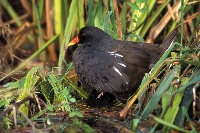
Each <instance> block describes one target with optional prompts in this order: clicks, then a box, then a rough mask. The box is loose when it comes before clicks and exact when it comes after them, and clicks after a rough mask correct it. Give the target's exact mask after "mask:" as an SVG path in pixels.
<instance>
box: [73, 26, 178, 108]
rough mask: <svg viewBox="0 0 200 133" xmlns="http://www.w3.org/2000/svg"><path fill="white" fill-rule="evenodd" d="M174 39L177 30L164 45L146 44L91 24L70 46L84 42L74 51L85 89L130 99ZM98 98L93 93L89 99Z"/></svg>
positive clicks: (79, 74) (76, 68) (74, 57)
mask: <svg viewBox="0 0 200 133" xmlns="http://www.w3.org/2000/svg"><path fill="white" fill-rule="evenodd" d="M174 38H175V32H172V33H171V34H170V35H169V36H168V37H167V38H166V39H165V40H164V41H163V43H162V44H161V45H158V44H154V45H152V44H142V43H139V42H130V41H121V40H115V39H113V38H112V37H111V36H110V35H108V34H107V33H105V32H104V31H103V30H101V29H99V28H96V27H92V26H87V27H84V28H82V29H81V30H80V32H79V34H78V37H76V39H74V40H73V41H72V42H71V43H70V44H69V45H72V44H81V46H79V47H78V48H77V49H76V50H75V52H74V54H73V63H74V67H75V70H76V72H77V74H78V77H79V80H80V82H81V84H82V85H83V87H84V88H85V89H87V90H88V91H91V90H93V89H96V90H97V92H98V93H100V92H104V93H105V92H107V93H111V94H112V95H114V96H115V97H116V98H118V99H119V100H121V101H126V100H127V99H128V97H129V96H130V95H132V94H133V93H134V92H135V91H136V90H137V88H138V87H139V85H140V83H141V80H142V78H143V76H144V73H148V72H149V71H150V69H151V68H152V66H154V65H155V63H156V62H157V61H158V60H159V58H160V57H161V56H162V54H163V53H164V52H165V51H166V49H167V48H168V47H169V45H170V44H171V43H172V42H173V40H174ZM97 92H95V95H97V94H96V93H97ZM92 93H94V92H92ZM92 97H93V98H92ZM94 97H95V98H96V99H97V100H98V98H101V96H98V95H97V96H94V95H93V94H90V96H89V98H88V99H94V100H95V98H94ZM100 101H101V100H100ZM94 104H95V102H94ZM93 106H96V105H93Z"/></svg>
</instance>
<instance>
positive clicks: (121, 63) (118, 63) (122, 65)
mask: <svg viewBox="0 0 200 133" xmlns="http://www.w3.org/2000/svg"><path fill="white" fill-rule="evenodd" d="M117 64H119V65H121V66H123V67H126V65H124V64H123V63H117Z"/></svg>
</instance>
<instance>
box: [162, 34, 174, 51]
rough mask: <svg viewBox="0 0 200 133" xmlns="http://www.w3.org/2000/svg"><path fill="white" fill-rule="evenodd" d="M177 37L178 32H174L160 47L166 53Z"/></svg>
mask: <svg viewBox="0 0 200 133" xmlns="http://www.w3.org/2000/svg"><path fill="white" fill-rule="evenodd" d="M175 37H176V31H172V32H171V33H170V34H169V35H168V36H167V37H166V38H165V39H164V40H163V42H162V44H161V45H160V47H161V49H162V50H163V52H164V51H166V50H167V49H168V48H169V47H170V45H172V44H173V42H174V38H175Z"/></svg>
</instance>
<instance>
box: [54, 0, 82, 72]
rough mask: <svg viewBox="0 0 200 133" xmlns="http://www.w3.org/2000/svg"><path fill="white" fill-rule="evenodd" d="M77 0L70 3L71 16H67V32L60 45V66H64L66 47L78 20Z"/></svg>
mask: <svg viewBox="0 0 200 133" xmlns="http://www.w3.org/2000/svg"><path fill="white" fill-rule="evenodd" d="M77 3H78V2H77V0H73V1H72V2H71V5H70V9H69V16H68V18H67V23H66V26H65V33H64V38H63V42H62V46H61V47H60V54H59V60H58V67H59V68H62V61H63V59H64V56H65V50H66V49H65V47H66V48H67V47H68V46H67V45H68V43H69V41H70V37H71V34H72V30H73V29H74V27H75V26H76V21H77V18H78V17H77V16H78V15H77ZM59 73H61V69H59Z"/></svg>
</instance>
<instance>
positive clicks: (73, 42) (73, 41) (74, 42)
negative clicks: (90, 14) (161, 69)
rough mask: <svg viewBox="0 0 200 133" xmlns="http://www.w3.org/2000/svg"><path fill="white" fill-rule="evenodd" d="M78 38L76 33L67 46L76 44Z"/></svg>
mask: <svg viewBox="0 0 200 133" xmlns="http://www.w3.org/2000/svg"><path fill="white" fill-rule="evenodd" d="M78 42H79V39H78V35H77V36H76V37H75V38H74V39H73V40H72V41H71V42H70V43H69V44H68V46H72V45H74V44H78Z"/></svg>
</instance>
